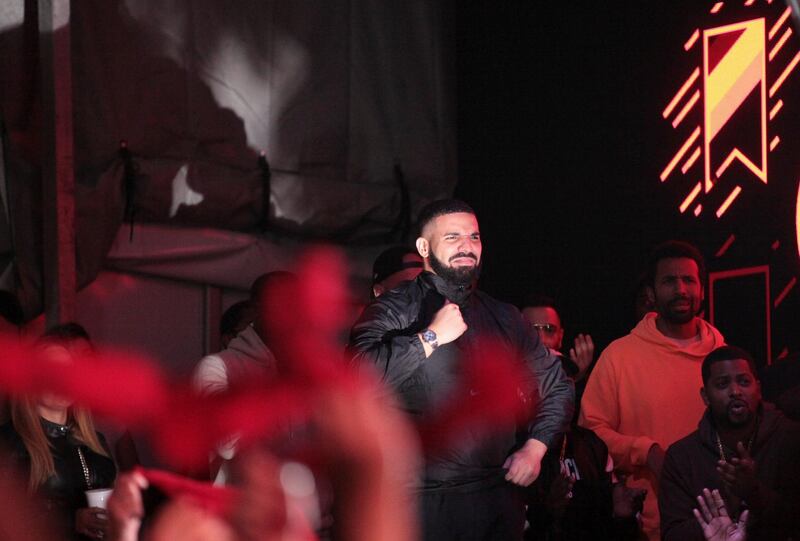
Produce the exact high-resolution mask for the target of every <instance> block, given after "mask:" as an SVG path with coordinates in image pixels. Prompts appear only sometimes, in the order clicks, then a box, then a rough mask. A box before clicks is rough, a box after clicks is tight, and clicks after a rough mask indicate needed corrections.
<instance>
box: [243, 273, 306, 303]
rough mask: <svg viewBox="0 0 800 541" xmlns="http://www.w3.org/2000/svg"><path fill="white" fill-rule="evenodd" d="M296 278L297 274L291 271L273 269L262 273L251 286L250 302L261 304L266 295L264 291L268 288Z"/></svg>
mask: <svg viewBox="0 0 800 541" xmlns="http://www.w3.org/2000/svg"><path fill="white" fill-rule="evenodd" d="M295 278H296V275H295V274H294V273H292V272H289V271H282V270H280V271H272V272H267V273H265V274H262V275H261V276H259V277H258V278H256V279H255V280H253V284H252V285H251V286H250V302H251V303H253V305H255V306H256V307H259V306H261V301H262V300H263V297H264V292H265V291H266V290H267V289H268V288H272V287H275V284H277V283H281V282H286V281H291V280H294V279H295Z"/></svg>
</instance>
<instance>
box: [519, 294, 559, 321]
mask: <svg viewBox="0 0 800 541" xmlns="http://www.w3.org/2000/svg"><path fill="white" fill-rule="evenodd" d="M539 306H541V307H544V308H552V309H553V310H555V311H556V313H557V314H559V316H560V314H561V312H559V310H558V306H557V305H556V300H555V299H554V298H553V297H548V296H547V295H542V294H541V293H532V294H529V295H526V296H525V297H524V298H523V299H522V306H521V307H520V308H535V307H539Z"/></svg>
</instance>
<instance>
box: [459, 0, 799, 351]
mask: <svg viewBox="0 0 800 541" xmlns="http://www.w3.org/2000/svg"><path fill="white" fill-rule="evenodd" d="M716 4H718V3H717V2H707V1H697V0H691V1H687V0H682V1H672V0H670V1H663V2H615V3H613V4H609V3H607V2H592V3H585V2H580V3H578V2H573V3H566V2H535V3H534V2H528V3H520V2H514V3H509V2H505V3H496V2H493V3H488V2H482V3H470V4H467V3H462V4H460V5H459V11H458V19H457V28H458V41H457V50H458V97H459V105H458V126H459V127H458V134H459V166H460V184H459V185H458V187H457V190H456V193H457V194H458V195H459V196H460V197H462V198H464V199H466V200H467V201H469V202H471V203H472V204H473V205H474V206H475V208H476V209H477V211H478V213H479V214H480V218H481V227H482V233H483V236H484V242H485V246H484V249H485V252H484V253H485V267H484V273H483V278H482V284H483V287H484V289H487V290H488V291H490V292H492V293H494V294H495V295H497V296H498V297H500V298H503V299H507V300H513V301H518V300H519V299H520V298H521V297H522V296H523V295H524V294H525V293H526V292H530V291H534V292H545V293H548V294H550V295H551V296H554V297H555V298H556V299H557V300H558V301H560V303H561V307H562V310H561V311H562V316H563V318H564V319H565V325H566V327H567V333H568V334H574V333H576V332H590V333H592V334H593V335H594V336H595V337H596V338H597V339H598V340H597V341H598V342H600V345H601V347H602V346H605V345H606V344H607V343H608V342H609V341H610V340H612V339H614V338H616V337H618V336H621V335H623V334H625V333H626V332H628V330H629V329H630V328H631V327H632V325H633V324H634V321H633V296H634V285H635V282H636V279H637V276H638V275H639V273H640V272H642V270H643V262H644V259H645V257H646V254H647V252H648V250H649V249H650V248H651V247H652V246H653V245H654V244H655V243H657V242H659V241H662V240H665V239H668V238H681V239H686V240H690V241H692V242H694V243H696V244H698V245H699V246H700V247H701V249H702V250H703V252H704V253H705V255H706V257H707V260H708V264H709V267H710V270H711V271H712V278H713V280H714V283H713V286H712V287H708V288H707V290H706V293H707V295H706V297H707V301H708V300H709V297H710V296H711V293H712V289H713V290H714V293H715V301H714V303H715V304H716V308H717V309H716V310H714V312H713V314H712V313H711V311H712V310H711V309H712V308H714V306H711V305H708V304H707V308H706V315H707V316H708V317H709V318H710V317H712V316H713V318H714V320H715V323H717V325H718V326H719V327H720V328H721V330H722V331H723V332H724V333H725V334H726V336H727V338H728V340H729V341H730V342H732V343H739V344H742V345H744V346H745V347H748V348H750V349H752V350H754V353H757V354H758V355H759V356H761V358H765V357H766V356H767V354H768V353H771V354H772V356H773V357H778V356H782V355H785V354H786V353H788V352H790V351H796V350H797V349H798V347H800V342H799V340H800V338H799V336H800V335H799V334H798V333H797V330H798V326H797V323H796V321H797V315H798V308H800V287H796V286H794V284H795V283H796V280H797V276H798V274H800V264H799V263H798V260H799V257H798V239H797V238H796V237H797V235H798V233H797V227H798V226H797V212H798V209H797V204H798V203H797V199H798V181H800V67H798V68H797V69H793V68H792V66H793V62H794V65H796V63H797V59H798V58H800V57H797V54H798V49H800V40H798V38H797V33H798V30H799V29H798V28H797V27H794V28H793V32H790V34H791V35H789V36H788V38H786V40H785V41H784V42H783V44H782V45H780V46H779V42H780V41H781V40H782V38H783V36H784V35H785V34H786V33H787V29H789V28H790V27H792V19H791V17H789V18H787V17H782V15H785V10H786V7H787V6H786V4H785V3H783V2H781V1H778V0H775V1H773V2H771V3H770V2H767V1H766V0H756V1H746V0H738V1H736V2H724V3H722V2H719V4H720V6H719V7H718V8H717V10H716V12H714V13H712V10H714V7H715V5H716ZM782 18H783V21H782V22H781V19H782ZM759 19H763V21H762V22H761V23H759V22H758V20H759ZM759 24H761V27H759ZM728 25H734V26H728ZM736 25H738V26H736ZM773 28H775V30H774V32H771V31H772V30H773ZM696 30H698V34H697V36H696V37H694V38H693V36H694V33H695V31H696ZM704 30H706V31H707V32H705V34H708V35H707V37H704ZM770 33H772V36H770ZM737 39H738V40H740V41H737ZM706 40H707V42H706ZM747 43H750V46H749V48H748V47H744V48H742V47H739V48H737V47H736V46H743V45H746V44H747ZM753 44H755V45H753ZM758 44H761V45H758ZM735 45H736V46H735ZM704 51H708V54H707V56H708V58H709V60H708V62H707V66H708V68H709V69H708V70H707V71H708V73H709V76H708V77H706V75H705V70H704V66H705V64H704V61H703V58H704ZM725 63H728V64H729V65H730V66H732V68H731V69H729V70H728V71H727V75H725V74H723V75H720V74H721V73H722V72H723V71H724V70H720V71H718V72H716V73H714V68H715V67H717V66H723V64H725ZM762 66H763V70H761V69H760V68H761V67H762ZM696 69H697V70H698V75H697V76H696V78H695V79H693V80H692V81H690V82H689V84H688V85H687V89H686V92H685V93H684V94H683V95H682V96H681V97H680V99H678V100H677V101H676V104H675V105H674V106H673V108H672V109H671V110H669V111H667V113H668V114H666V115H665V114H664V113H665V110H666V109H667V106H668V105H669V104H670V102H671V101H672V100H673V97H674V96H676V94H677V93H678V92H679V90H680V89H681V88H682V87H683V85H684V83H685V82H687V81H689V80H690V79H691V78H692V75H693V73H694V72H695V70H696ZM787 70H788V71H787ZM784 73H787V75H786V77H784V79H783V81H781V82H779V79H781V76H782V75H783V74H784ZM776 85H777V88H775V89H774V92H771V91H772V87H774V86H776ZM695 94H697V95H698V96H697V97H696V98H695ZM692 100H695V101H694V104H690V102H691V101H692ZM762 100H763V105H762ZM779 102H781V105H778V103H779ZM715 104H716V105H715ZM719 104H722V106H720V105H719ZM762 106H763V107H764V110H762ZM715 107H716V108H715ZM726 107H727V108H728V110H727V112H726V111H725V110H724V109H725V108H726ZM776 107H777V108H779V110H778V111H777V112H776V113H775V115H774V117H773V118H772V119H770V118H768V117H769V116H770V112H772V111H773V110H774V109H775V108H776ZM684 109H685V113H683V111H684ZM705 111H709V114H710V117H709V119H706V118H705V116H706V115H705V114H704V112H705ZM764 111H766V114H763V113H764ZM712 112H713V114H712ZM682 113H683V114H682ZM681 115H682V118H681V119H680V120H677V119H678V117H679V116H681ZM765 116H766V117H767V118H766V119H765V120H764V125H763V126H762V118H764V117H765ZM673 123H675V124H676V126H675V127H673ZM698 128H699V130H698ZM762 128H763V129H764V131H763V132H762ZM695 132H697V134H695ZM693 135H694V136H695V138H694V139H692V136H693ZM776 137H778V138H779V139H777V140H776ZM706 138H710V139H711V141H710V143H709V150H708V151H706V149H705V144H704V143H705V139H706ZM690 139H691V141H690ZM687 141H688V142H689V144H688V145H687V144H686V143H687ZM684 146H686V150H685V153H683V154H680V152H679V151H680V150H681V149H682V148H683V147H684ZM764 146H766V150H765V153H766V155H767V159H766V164H767V165H768V167H764V163H763V162H764V160H762V150H764V149H763V148H762V147H764ZM770 147H772V149H770ZM698 148H699V149H700V153H699V154H698V155H697V156H694V154H695V153H696V149H698ZM734 148H738V149H740V151H741V152H742V155H743V156H745V157H746V158H748V159H749V161H750V162H751V165H752V167H747V166H745V165H744V160H741V159H734V160H733V161H731V162H729V164H728V166H727V168H725V169H724V170H723V171H721V172H718V169H719V168H720V167H722V166H723V164H724V162H725V158H726V157H727V156H728V154H729V153H730V152H731V151H732V150H733V149H734ZM679 154H680V156H679V159H678V160H677V161H676V163H675V166H674V167H673V168H672V169H669V170H668V169H667V167H668V165H669V164H670V162H672V161H673V157H675V156H677V155H679ZM693 156H694V161H692V158H693ZM706 157H708V159H709V164H710V170H711V172H710V175H709V179H708V180H710V185H708V186H707V177H706V174H705V161H706ZM684 167H685V168H686V171H685V172H683V171H682V169H683V168H684ZM764 169H766V172H765V171H764ZM665 171H666V172H667V173H668V174H667V175H664V173H665ZM662 175H664V176H665V180H664V181H663V182H662V181H661V178H660V177H661V176H662ZM761 177H763V178H761ZM697 186H700V187H699V188H697V189H696V187H697ZM693 194H694V196H693V197H692V195H693ZM730 198H733V199H732V202H731V204H730V205H729V206H728V207H727V208H723V207H724V203H725V202H726V201H727V200H728V199H730ZM687 201H688V202H687ZM698 206H699V208H698ZM681 207H682V208H683V212H681ZM721 210H722V212H720V211H721ZM696 213H697V214H696ZM717 214H720V216H719V217H718V216H717Z"/></svg>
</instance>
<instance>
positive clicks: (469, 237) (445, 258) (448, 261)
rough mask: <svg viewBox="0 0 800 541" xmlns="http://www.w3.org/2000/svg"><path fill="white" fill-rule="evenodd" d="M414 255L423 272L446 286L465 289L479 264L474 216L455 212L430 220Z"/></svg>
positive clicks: (479, 242) (477, 237) (478, 270)
mask: <svg viewBox="0 0 800 541" xmlns="http://www.w3.org/2000/svg"><path fill="white" fill-rule="evenodd" d="M417 251H419V254H420V255H421V256H422V257H423V259H424V260H425V268H426V270H429V271H432V272H434V273H436V274H438V275H439V276H441V277H442V278H444V279H445V280H446V281H447V282H449V283H452V284H457V285H468V284H469V283H471V282H472V281H473V280H474V279H476V278H477V277H478V274H479V272H480V262H481V253H482V245H481V234H480V230H479V229H478V219H477V218H476V217H475V215H474V214H470V213H467V212H454V213H451V214H443V215H442V216H437V217H436V218H434V219H433V220H431V221H430V222H429V223H428V224H427V225H426V226H425V228H424V229H423V231H422V236H421V237H420V238H418V239H417Z"/></svg>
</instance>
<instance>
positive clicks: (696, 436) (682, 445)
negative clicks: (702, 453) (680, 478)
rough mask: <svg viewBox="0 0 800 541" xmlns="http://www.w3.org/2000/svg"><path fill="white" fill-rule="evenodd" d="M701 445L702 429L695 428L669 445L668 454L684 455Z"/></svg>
mask: <svg viewBox="0 0 800 541" xmlns="http://www.w3.org/2000/svg"><path fill="white" fill-rule="evenodd" d="M699 445H701V442H700V431H699V430H694V431H693V432H691V433H689V434H687V435H686V436H684V437H682V438H681V439H679V440H678V441H676V442H674V443H672V444H671V445H670V446H669V447H667V455H669V456H675V457H679V456H683V455H685V454H687V453H690V452H691V450H692V449H695V448H697V447H698V446H699Z"/></svg>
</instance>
